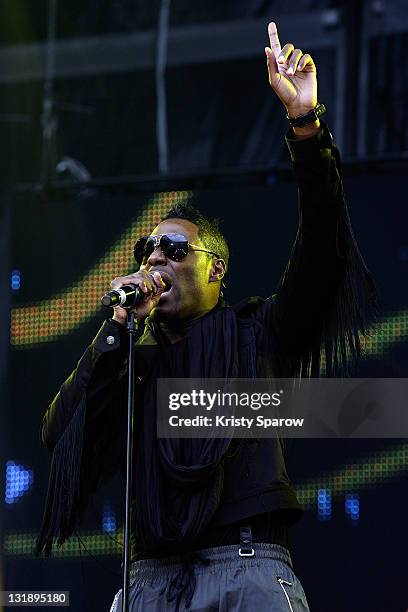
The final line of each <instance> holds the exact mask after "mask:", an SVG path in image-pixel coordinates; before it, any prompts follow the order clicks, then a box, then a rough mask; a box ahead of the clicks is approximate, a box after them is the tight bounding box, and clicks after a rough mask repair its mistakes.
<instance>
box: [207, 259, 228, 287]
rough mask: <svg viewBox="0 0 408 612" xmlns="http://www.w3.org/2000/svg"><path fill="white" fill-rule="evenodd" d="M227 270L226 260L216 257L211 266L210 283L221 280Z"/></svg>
mask: <svg viewBox="0 0 408 612" xmlns="http://www.w3.org/2000/svg"><path fill="white" fill-rule="evenodd" d="M226 271H227V267H226V265H225V261H224V260H223V259H214V260H213V262H212V264H211V268H210V276H209V279H208V280H209V282H210V283H217V282H221V281H222V279H223V278H224V276H225V274H226Z"/></svg>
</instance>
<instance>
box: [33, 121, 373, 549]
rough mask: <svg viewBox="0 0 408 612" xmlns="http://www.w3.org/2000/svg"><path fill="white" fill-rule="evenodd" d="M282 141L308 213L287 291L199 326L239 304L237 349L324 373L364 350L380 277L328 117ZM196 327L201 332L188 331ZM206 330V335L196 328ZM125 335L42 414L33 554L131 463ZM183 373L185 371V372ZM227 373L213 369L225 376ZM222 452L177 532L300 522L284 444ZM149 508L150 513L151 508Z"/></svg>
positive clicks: (141, 348) (109, 324) (80, 369)
mask: <svg viewBox="0 0 408 612" xmlns="http://www.w3.org/2000/svg"><path fill="white" fill-rule="evenodd" d="M286 141H287V144H288V146H289V151H290V154H291V157H292V161H293V166H294V171H295V176H296V179H297V183H298V187H299V220H300V221H299V229H298V233H297V236H296V240H295V243H294V245H293V249H292V253H291V257H290V260H289V263H288V265H287V268H286V270H285V272H284V274H283V276H282V279H281V282H280V284H279V288H278V290H277V292H276V294H274V295H273V296H271V297H270V298H268V299H265V300H264V299H261V298H258V297H255V298H250V299H246V300H244V301H242V302H241V303H240V304H238V305H236V306H233V307H232V308H231V309H230V307H228V306H226V305H222V304H221V305H219V307H218V308H216V309H214V311H212V312H211V313H209V314H207V315H206V316H205V319H206V320H205V321H204V322H203V321H200V322H199V323H198V325H207V327H208V326H209V325H210V326H211V325H213V320H214V321H215V323H214V325H215V324H216V319H217V318H218V319H220V317H222V316H224V315H223V313H227V311H228V312H233V313H234V316H233V317H232V318H231V317H230V318H231V321H232V320H233V321H234V322H236V325H237V329H238V332H237V339H236V342H237V347H236V348H237V355H242V354H243V353H244V352H245V350H246V347H248V346H250V344H251V342H252V344H253V352H252V357H253V356H255V360H256V364H255V370H254V375H255V376H257V377H260V378H268V377H292V376H298V375H302V376H310V375H311V376H319V375H320V374H321V372H322V371H323V373H324V374H325V375H333V374H336V373H338V372H341V371H344V370H342V368H344V367H345V366H346V363H347V362H348V361H349V358H350V357H351V358H355V357H358V355H359V352H360V344H359V333H360V332H364V331H365V326H366V321H367V319H368V316H369V311H370V307H371V305H372V298H373V292H374V286H373V282H372V280H371V277H370V275H369V273H368V271H367V269H366V267H365V265H364V262H363V260H362V258H361V255H360V254H359V251H358V248H357V246H356V243H355V240H354V238H353V234H352V231H351V227H350V222H349V217H348V212H347V207H346V204H345V201H344V197H343V191H342V184H341V178H340V170H341V164H340V157H339V153H338V150H337V149H336V147H335V145H334V144H333V141H332V137H331V134H330V132H329V130H328V129H327V126H326V125H325V124H324V123H323V122H322V128H321V130H320V131H319V133H318V134H317V135H316V136H315V137H312V138H309V139H307V140H303V141H298V140H295V139H294V138H293V134H292V133H291V131H289V132H288V134H287V136H286ZM227 314H228V313H227ZM224 318H225V317H224ZM218 319H217V320H218ZM227 319H228V317H227ZM234 324H235V323H234ZM217 325H218V323H217ZM223 325H224V327H223ZM152 329H153V328H152V327H151V326H149V325H147V326H146V327H145V331H144V334H143V335H142V336H141V338H139V340H138V342H137V355H136V357H137V358H136V361H137V364H138V366H137V368H138V369H137V371H136V380H137V381H138V390H137V393H136V395H137V397H139V399H140V398H142V397H144V395H143V394H144V392H145V391H144V389H145V388H146V387H148V386H149V385H151V384H153V383H154V376H155V375H157V371H155V370H154V367H153V369H152V364H154V363H155V362H156V357H157V351H160V350H161V347H160V343H159V346H154V343H155V342H156V341H157V338H155V335H154V333H153V331H152ZM211 329H212V328H211ZM224 329H226V328H225V321H224V322H222V323H220V324H219V325H218V327H217V330H218V331H217V332H216V333H217V334H219V335H220V337H222V335H223V334H224V331H223V330H224ZM192 334H194V330H192V331H191V332H189V336H192ZM202 335H206V334H202V333H201V332H200V337H201V336H202ZM207 335H208V334H207ZM210 335H211V334H210ZM197 337H198V335H197ZM112 339H113V340H112ZM127 342H128V340H127V335H126V332H125V330H124V328H123V327H122V326H120V325H119V324H117V323H115V322H113V321H111V320H108V321H106V322H105V323H104V324H103V325H102V328H101V329H100V331H99V332H98V334H97V336H96V338H95V339H94V341H93V342H92V344H91V345H90V346H89V347H88V348H87V349H86V351H85V353H84V355H83V357H82V358H81V360H80V361H79V363H78V365H77V368H76V369H75V370H74V372H73V373H72V374H71V376H70V377H69V378H68V380H67V381H66V382H65V383H64V384H63V385H62V387H61V389H60V391H59V393H58V394H57V396H56V397H55V399H54V400H53V402H52V403H51V405H50V407H49V408H48V410H47V412H46V413H45V415H44V417H43V420H42V424H41V439H42V442H43V444H44V445H45V446H46V447H47V448H48V449H49V451H50V452H52V453H53V457H52V465H51V472H50V483H49V490H48V496H47V502H46V510H45V515H44V521H43V525H42V529H41V533H40V535H39V538H38V540H37V545H36V549H35V552H36V554H39V553H40V552H41V551H42V550H45V552H46V553H49V552H50V551H51V547H52V543H53V538H54V537H57V536H58V542H59V543H62V542H63V541H64V540H65V539H66V538H67V537H69V536H70V535H71V533H72V531H73V529H74V527H75V526H76V525H77V524H78V523H79V522H80V520H81V517H82V515H83V512H84V510H85V508H86V505H87V502H88V499H89V496H90V494H91V493H92V492H93V491H95V490H96V488H97V487H98V485H99V484H100V483H101V482H106V481H108V480H109V479H110V477H111V476H112V475H113V474H114V473H115V472H116V471H117V470H118V469H120V468H121V469H122V472H123V467H124V442H125V440H126V438H125V424H126V418H125V416H126V402H125V397H126V354H127ZM199 342H201V340H200V341H199ZM196 348H197V351H198V352H199V353H200V351H201V353H203V354H204V353H206V352H208V354H207V355H206V356H205V355H204V357H203V359H204V361H205V359H207V360H211V358H212V355H211V354H210V353H211V351H212V350H213V349H212V348H211V347H209V346H207V345H206V344H205V343H204V344H200V345H199V346H197V347H196ZM183 350H184V349H183ZM190 350H191V348H190ZM251 350H252V349H251ZM198 357H199V356H198ZM322 357H323V359H324V361H322ZM172 359H173V357H172ZM183 359H185V356H184V357H183ZM246 365H247V364H246ZM323 365H324V367H322V366H323ZM186 371H187V370H186ZM188 371H189V372H192V370H188ZM178 374H179V375H181V376H183V375H184V374H185V372H184V370H183V371H182V373H181V374H180V372H178ZM224 374H225V371H222V372H219V373H217V371H216V370H215V374H214V372H213V375H218V376H219V377H222V376H223V375H224ZM144 418H146V417H144ZM136 425H137V423H136ZM144 427H147V425H146V423H144V422H143V421H140V423H139V430H138V431H139V434H138V435H143V428H144ZM139 446H140V443H139ZM179 450H180V448H179ZM144 452H145V455H143V456H142V455H141V458H140V461H139V464H140V465H139V467H138V470H139V471H137V470H136V487H137V489H136V490H138V488H139V490H140V489H141V490H142V491H149V489H148V488H147V487H148V486H150V484H149V482H148V481H149V475H148V474H147V475H146V474H145V472H144V470H145V467H144V466H142V465H141V464H142V463H143V460H144V459H143V458H146V456H147V455H146V453H148V452H152V453H153V454H154V452H156V451H155V450H154V449H153V450H151V449H148V450H145V451H144ZM217 452H219V451H216V453H215V455H214V461H213V464H212V465H211V466H210V467H211V469H209V471H208V473H207V472H206V474H205V478H204V477H203V480H202V483H203V484H202V487H203V489H205V490H206V496H204V497H203V498H200V499H199V501H198V502H197V504H196V505H192V508H191V512H190V518H186V521H187V522H188V520H190V522H191V529H190V530H189V531H188V532H184V531H183V532H182V528H181V527H180V530H179V532H177V538H176V539H175V540H174V541H177V542H178V543H180V542H183V541H187V540H190V541H192V542H194V538H195V537H196V536H197V533H199V531H200V529H203V528H204V527H205V528H207V529H208V528H209V527H211V526H219V525H224V524H230V523H233V522H235V521H238V520H240V519H243V518H246V517H251V516H254V515H258V514H261V513H264V512H267V511H268V512H269V511H274V510H279V511H283V512H284V515H285V516H286V519H287V522H288V523H292V522H294V521H295V520H297V518H298V517H299V516H300V514H301V508H300V506H299V503H298V501H297V499H296V495H295V493H294V491H293V489H292V488H291V486H290V481H289V478H288V475H287V473H286V468H285V461H284V447H283V443H282V441H280V440H277V439H274V438H270V439H261V440H246V441H244V442H243V441H237V440H234V441H233V442H231V443H230V444H229V445H226V446H225V448H223V449H222V452H221V453H220V454H219V455H218V454H217ZM152 456H153V455H152ZM161 471H163V470H158V473H159V472H160V473H161ZM145 476H146V477H145ZM139 477H140V479H141V480H143V479H145V480H146V481H147V482H146V483H145V489H143V485H142V484H140V485H139V484H138V482H137V479H138V478H139ZM172 477H173V473H172V472H171V470H170V471H169V486H168V489H169V490H170V488H171V490H172V491H174V490H176V491H178V490H179V491H180V496H179V498H180V499H181V500H184V501H183V505H182V506H181V507H184V506H186V500H189V499H190V498H189V495H190V493H189V492H188V491H186V488H185V487H184V489H183V483H180V482H178V481H177V482H176V481H174V482H170V481H171V478H172ZM175 478H176V476H175ZM163 483H164V484H163ZM165 483H166V480H165V479H164V481H161V485H160V484H159V485H157V487H158V488H159V489H160V487H162V488H163V486H165ZM173 485H174V486H173ZM157 487H156V489H154V492H153V493H152V495H156V494H157V496H158V500H159V498H160V504H163V505H166V508H169V509H170V510H169V512H170V514H171V509H176V508H177V512H180V506H179V507H177V500H175V499H170V498H169V497H168V495H167V492H163V491H158V488H157ZM177 487H179V489H177ZM183 495H184V498H183ZM191 495H192V494H191ZM176 497H177V496H176ZM204 499H205V504H204V501H203V500H204ZM208 500H210V501H208ZM145 503H146V500H145V499H144V498H143V499H142V498H140V499H139V500H135V503H134V515H135V516H136V514H137V509H139V513H140V512H143V508H144V504H145ZM158 505H159V502H158ZM204 510H205V512H207V516H208V518H207V519H205V518H203V519H202V520H201V522H200V521H199V520H198V519H197V516H198V515H199V514H200V513H201V514H202V516H203V517H205V516H206V514H205V512H204ZM146 513H147V514H149V516H150V513H151V509H149V507H147V506H146ZM139 519H140V521H141V522H139V523H138V524H139V527H140V533H141V534H142V532H143V533H145V532H146V529H147V528H148V526H149V521H148V520H147V521H146V517H139ZM134 520H135V521H136V518H135V519H134ZM158 520H159V519H158ZM143 521H145V522H143ZM136 522H137V521H136ZM143 525H144V526H145V527H144V529H143V528H142V526H143ZM157 532H159V535H160V537H161V540H160V537H157V538H156V537H155V541H154V542H153V541H152V542H151V546H150V549H151V550H153V551H154V549H155V547H158V548H160V546H161V544H163V542H162V540H163V541H164V540H165V539H166V537H167V536H166V533H167V532H165V529H164V528H163V533H161V532H160V528H157V527H155V530H154V531H153V530H152V534H153V533H157ZM165 536H166V537H165ZM141 538H142V535H140V537H139V540H138V541H139V545H140V542H141ZM152 538H153V535H152ZM166 541H167V542H168V541H169V538H168V537H167V540H166ZM149 544H150V543H149V539H148V538H147V540H146V541H144V547H145V548H146V549H148V548H149ZM134 546H136V544H135V543H134Z"/></svg>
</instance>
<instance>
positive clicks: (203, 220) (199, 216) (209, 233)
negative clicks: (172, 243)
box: [162, 202, 229, 268]
mask: <svg viewBox="0 0 408 612" xmlns="http://www.w3.org/2000/svg"><path fill="white" fill-rule="evenodd" d="M166 219H185V220H186V221H190V222H191V223H194V224H195V225H196V226H197V227H198V236H199V238H200V240H201V241H202V243H203V245H204V246H205V248H207V249H209V250H210V251H213V252H214V253H217V255H218V256H219V258H220V259H223V260H224V261H225V266H226V268H227V267H228V259H229V248H228V243H227V240H226V238H225V236H224V234H223V232H222V231H221V227H220V225H221V221H220V219H215V218H213V217H207V216H206V215H203V213H202V212H200V211H199V210H198V208H196V207H195V206H193V205H192V204H190V203H188V202H180V203H179V204H176V205H175V206H174V207H173V208H172V209H171V210H170V211H169V212H168V213H167V215H166V216H165V217H163V219H162V221H165V220H166Z"/></svg>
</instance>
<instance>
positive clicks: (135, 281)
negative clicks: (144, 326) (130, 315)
mask: <svg viewBox="0 0 408 612" xmlns="http://www.w3.org/2000/svg"><path fill="white" fill-rule="evenodd" d="M123 285H136V286H137V287H139V289H140V290H141V291H143V293H144V294H145V295H144V297H143V300H142V301H140V302H139V303H138V304H137V306H136V308H135V315H136V318H137V319H144V318H145V317H147V316H148V315H149V314H150V312H151V311H152V309H153V308H154V307H155V306H156V305H157V304H158V302H159V300H160V296H161V294H162V293H163V291H165V289H166V287H167V285H166V283H165V282H164V280H163V278H162V275H161V273H160V272H157V271H156V272H151V273H150V274H148V273H147V272H145V271H139V272H136V273H135V274H130V275H129V276H121V277H118V278H114V279H113V281H112V282H111V287H112V289H120V288H121V287H123ZM114 311H115V312H114V315H113V317H112V318H113V320H114V321H118V322H119V323H121V324H122V325H126V321H127V310H126V309H125V308H122V307H121V306H115V308H114Z"/></svg>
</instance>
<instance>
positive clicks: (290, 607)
mask: <svg viewBox="0 0 408 612" xmlns="http://www.w3.org/2000/svg"><path fill="white" fill-rule="evenodd" d="M277 578H278V582H279V584H280V585H281V587H282V590H283V592H284V593H285V597H286V599H287V601H288V606H289V610H290V612H294V610H293V608H292V604H291V603H290V599H289V595H288V593H287V591H286V589H285V587H284V585H285V584H287V585H288V586H290V587H291V586H293V583H292V582H288V581H287V580H284V579H283V578H281V577H280V576H278V577H277Z"/></svg>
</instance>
